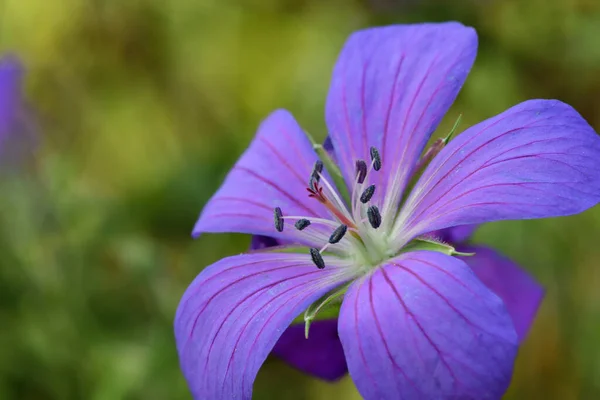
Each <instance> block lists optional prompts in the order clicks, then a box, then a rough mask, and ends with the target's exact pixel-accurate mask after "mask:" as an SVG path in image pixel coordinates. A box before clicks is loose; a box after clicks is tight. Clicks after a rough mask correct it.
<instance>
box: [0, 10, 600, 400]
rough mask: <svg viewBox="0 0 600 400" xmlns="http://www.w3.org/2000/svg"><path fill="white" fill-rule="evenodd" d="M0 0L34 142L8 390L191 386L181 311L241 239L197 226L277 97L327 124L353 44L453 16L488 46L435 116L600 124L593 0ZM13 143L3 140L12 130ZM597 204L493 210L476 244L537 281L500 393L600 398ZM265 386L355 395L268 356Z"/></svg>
mask: <svg viewBox="0 0 600 400" xmlns="http://www.w3.org/2000/svg"><path fill="white" fill-rule="evenodd" d="M58 3H59V2H51V1H46V0H0V53H6V52H11V53H14V54H17V55H18V56H19V57H20V58H21V60H22V61H23V63H24V65H25V67H26V70H27V72H26V75H25V95H26V98H27V102H28V106H29V112H30V116H31V117H32V118H31V120H30V122H31V121H34V122H31V123H30V124H29V125H28V126H27V127H26V129H25V130H27V132H28V135H27V137H28V139H27V141H22V142H19V141H18V140H12V141H11V143H12V144H13V146H14V147H11V148H9V149H8V150H7V149H6V148H5V149H4V150H3V152H4V153H5V154H9V155H10V156H7V157H4V158H3V159H2V160H1V161H0V166H1V169H0V192H1V196H0V399H3V400H4V399H7V400H12V399H24V400H29V399H35V400H37V399H42V400H45V399H51V400H54V399H60V400H69V399H90V400H104V399H148V400H153V399H161V400H162V399H174V400H178V399H189V398H190V396H189V393H188V391H187V388H186V385H185V382H184V380H183V378H182V376H181V374H180V371H179V367H178V361H177V356H176V351H175V345H174V340H173V334H172V320H173V317H174V313H175V309H176V307H177V304H178V301H179V298H180V296H181V295H182V293H183V291H184V290H185V288H186V286H187V285H188V284H189V283H190V282H191V280H192V279H193V278H194V277H195V276H196V275H197V274H198V273H199V272H200V271H201V269H202V268H204V267H205V266H207V265H209V264H210V263H212V262H214V261H216V260H218V259H219V258H221V257H223V256H226V255H229V254H234V253H239V252H242V251H244V250H245V249H246V248H247V246H248V243H249V238H248V237H245V236H243V235H204V236H203V237H202V238H200V239H199V240H195V241H193V240H192V239H191V237H190V232H191V229H192V226H193V224H194V222H195V220H196V218H197V216H198V213H199V212H200V210H201V208H202V206H203V204H204V203H205V202H206V201H207V199H208V198H209V197H210V196H211V194H212V193H213V192H214V191H215V190H216V189H217V187H218V186H219V184H220V182H221V181H222V179H223V177H224V176H225V174H226V172H227V171H228V169H229V168H230V167H231V165H232V164H233V163H234V162H235V160H236V159H237V157H238V156H239V155H240V154H241V152H242V151H243V150H244V149H245V147H246V146H247V144H248V143H249V141H250V140H251V138H252V137H253V135H254V131H255V129H256V127H257V125H258V123H259V122H260V121H261V119H262V118H264V117H265V116H266V115H267V114H268V113H269V112H270V111H272V110H273V109H275V108H278V107H285V108H287V109H289V110H291V111H292V112H293V113H294V115H295V116H296V118H297V119H298V121H299V122H300V123H301V125H302V126H303V127H304V128H306V129H307V130H308V131H310V132H312V133H313V134H314V135H315V136H317V137H321V138H322V137H324V135H325V133H326V131H325V124H324V120H323V114H324V111H323V110H324V102H325V96H326V93H327V89H328V82H329V78H330V72H331V68H332V66H333V63H334V61H335V59H336V57H337V54H338V51H339V50H340V48H341V46H342V44H343V42H344V40H345V38H346V37H347V36H348V35H349V34H350V33H351V32H352V31H354V30H357V29H360V28H363V27H367V26H372V25H379V24H389V23H407V22H416V21H443V20H459V21H461V22H463V23H465V24H469V25H472V26H474V27H476V29H477V31H478V33H479V37H480V46H479V55H478V58H477V61H476V63H475V66H474V68H473V71H472V73H471V75H470V77H469V79H468V80H467V83H466V85H465V87H464V89H463V91H462V93H461V95H460V96H459V99H458V101H457V102H456V103H455V105H454V106H453V108H452V110H451V112H450V113H449V114H448V116H447V118H446V119H445V120H444V122H443V124H442V126H441V128H440V131H441V132H447V130H448V128H449V126H451V125H452V123H453V122H454V120H455V119H456V116H457V115H458V114H459V113H463V114H464V116H463V122H462V124H461V127H460V130H464V129H465V128H466V127H468V126H469V125H471V124H474V123H476V122H478V121H480V120H482V119H484V118H487V117H490V116H493V115H494V114H497V113H499V112H501V111H503V110H505V109H506V108H508V107H510V106H512V105H514V104H516V103H518V102H520V101H523V100H526V99H529V98H557V99H561V100H563V101H565V102H567V103H570V104H571V105H573V106H574V107H575V108H576V109H578V110H579V111H580V112H581V113H582V114H583V116H584V117H585V118H586V119H587V120H588V121H589V122H590V123H591V124H592V125H593V126H594V127H595V128H596V129H597V130H600V2H598V1H595V0H522V1H518V0H504V1H493V0H478V1H459V0H454V1H448V0H441V1H418V0H413V1H406V0H404V1H402V0H254V1H252V0H246V1H245V0H218V1H217V0H128V1H123V0H61V1H60V4H58ZM5 147H6V146H5ZM599 233H600V207H597V208H596V209H593V210H590V211H588V212H586V213H584V214H581V215H578V216H575V217H569V218H561V219H558V220H543V221H519V222H502V223H494V224H490V225H487V226H484V227H482V228H481V229H480V230H479V231H478V232H477V234H476V236H475V239H474V240H475V241H476V242H481V243H487V244H491V245H493V246H495V247H497V248H498V249H500V250H501V251H503V252H504V253H505V254H507V255H509V256H510V257H512V258H513V259H515V260H517V261H518V262H519V263H521V264H522V265H523V266H524V267H525V268H526V269H527V270H528V271H530V272H531V273H532V274H533V275H534V276H535V277H537V279H538V280H539V281H541V282H542V283H543V284H544V286H545V287H546V289H547V296H546V298H545V301H544V303H543V306H542V308H541V310H540V313H539V315H538V317H537V320H536V322H535V324H534V326H533V329H532V331H531V333H530V335H529V337H528V339H527V341H526V342H525V343H524V345H523V346H522V349H521V351H520V355H519V358H518V361H517V366H516V371H515V375H514V379H513V384H512V386H511V389H510V390H509V392H508V394H507V395H506V398H507V399H596V398H600V340H599V339H600V268H599V266H598V263H599V261H600V246H599V245H598V238H599ZM255 398H256V399H316V400H319V399H337V398H339V399H359V398H360V397H359V395H358V394H357V393H356V391H355V389H354V387H353V384H352V382H351V381H350V379H349V378H345V379H343V380H342V381H340V382H339V383H336V384H333V385H332V384H326V383H322V382H318V381H316V380H313V379H311V378H309V377H306V376H303V375H302V374H300V373H299V372H296V371H295V370H292V369H291V368H288V367H286V366H285V365H284V364H283V363H282V362H280V361H278V360H275V359H273V360H268V362H267V363H266V365H265V366H264V367H263V369H262V370H261V372H260V374H259V377H258V380H257V382H256V384H255Z"/></svg>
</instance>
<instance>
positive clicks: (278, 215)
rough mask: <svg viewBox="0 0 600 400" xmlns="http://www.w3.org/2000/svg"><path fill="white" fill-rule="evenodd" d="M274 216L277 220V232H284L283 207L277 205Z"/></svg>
mask: <svg viewBox="0 0 600 400" xmlns="http://www.w3.org/2000/svg"><path fill="white" fill-rule="evenodd" d="M273 218H274V220H275V229H277V232H283V213H282V212H281V208H279V207H275V210H274V211H273Z"/></svg>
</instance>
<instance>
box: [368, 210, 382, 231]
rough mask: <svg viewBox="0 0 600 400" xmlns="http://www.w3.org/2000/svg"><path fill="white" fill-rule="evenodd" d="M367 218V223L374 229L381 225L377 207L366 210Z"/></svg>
mask: <svg viewBox="0 0 600 400" xmlns="http://www.w3.org/2000/svg"><path fill="white" fill-rule="evenodd" d="M367 217H368V218H369V223H370V224H371V226H372V227H373V228H374V229H377V228H379V226H380V225H381V214H380V213H379V208H377V206H370V207H369V208H368V209H367Z"/></svg>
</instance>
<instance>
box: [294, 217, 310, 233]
mask: <svg viewBox="0 0 600 400" xmlns="http://www.w3.org/2000/svg"><path fill="white" fill-rule="evenodd" d="M309 225H310V221H309V220H307V219H306V218H302V219H299V220H298V221H296V223H295V224H294V226H295V227H296V229H298V230H299V231H301V230H304V229H306V228H307V227H308V226H309Z"/></svg>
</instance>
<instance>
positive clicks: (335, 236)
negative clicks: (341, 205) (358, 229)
mask: <svg viewBox="0 0 600 400" xmlns="http://www.w3.org/2000/svg"><path fill="white" fill-rule="evenodd" d="M347 230H348V227H347V226H346V225H340V226H338V227H337V228H335V231H333V233H332V234H331V236H329V243H331V244H335V243H337V242H339V241H340V240H342V238H343V237H344V235H345V234H346V231H347Z"/></svg>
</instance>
